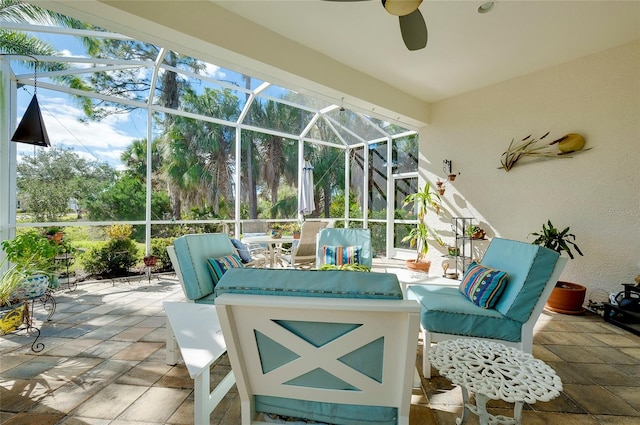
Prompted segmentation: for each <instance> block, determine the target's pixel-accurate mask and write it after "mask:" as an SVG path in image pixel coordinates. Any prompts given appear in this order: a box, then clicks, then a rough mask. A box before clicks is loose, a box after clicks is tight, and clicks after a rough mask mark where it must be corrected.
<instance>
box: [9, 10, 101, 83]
mask: <svg viewBox="0 0 640 425" xmlns="http://www.w3.org/2000/svg"><path fill="white" fill-rule="evenodd" d="M0 20H4V21H9V22H19V23H21V22H26V23H31V24H39V25H57V26H61V27H66V28H78V29H90V28H92V27H91V25H89V24H86V23H84V22H81V21H79V20H77V19H73V18H70V17H68V16H65V15H61V14H59V13H55V12H51V11H49V10H47V9H43V8H41V7H38V6H35V5H32V4H29V3H23V2H20V1H17V0H0ZM81 40H82V41H83V42H84V43H85V45H87V42H88V40H89V39H88V38H86V37H81ZM0 53H11V54H16V55H32V56H35V55H38V56H53V55H54V54H56V53H57V52H56V50H55V49H54V48H53V47H52V46H51V45H50V44H49V43H47V42H46V41H43V40H41V39H39V38H37V37H35V36H33V35H31V34H29V33H25V32H22V31H12V30H3V29H0ZM22 63H23V64H24V65H25V66H27V67H29V68H34V67H36V63H35V62H33V61H22ZM68 67H69V65H68V64H66V63H61V62H38V63H37V70H39V71H60V70H63V69H67V68H68ZM53 79H54V80H56V81H60V82H62V83H63V84H66V85H67V86H69V87H71V88H76V89H81V90H86V89H87V87H86V86H85V84H84V83H83V81H82V79H80V78H79V77H77V76H73V75H64V76H55V77H53Z"/></svg>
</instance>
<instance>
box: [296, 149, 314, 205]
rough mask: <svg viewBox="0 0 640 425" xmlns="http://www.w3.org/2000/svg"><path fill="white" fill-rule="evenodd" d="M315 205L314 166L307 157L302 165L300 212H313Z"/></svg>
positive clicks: (299, 194) (299, 193)
mask: <svg viewBox="0 0 640 425" xmlns="http://www.w3.org/2000/svg"><path fill="white" fill-rule="evenodd" d="M315 209H316V207H315V200H314V198H313V166H311V163H310V162H309V160H308V159H306V158H305V160H304V163H303V165H302V179H301V181H300V187H299V188H298V212H300V214H302V215H308V214H311V213H312V212H313V211H314V210H315Z"/></svg>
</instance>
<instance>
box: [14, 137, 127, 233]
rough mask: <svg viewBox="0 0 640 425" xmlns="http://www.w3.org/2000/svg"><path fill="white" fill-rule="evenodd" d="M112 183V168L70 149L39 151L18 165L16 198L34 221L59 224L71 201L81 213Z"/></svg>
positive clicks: (113, 171) (113, 172) (24, 158)
mask: <svg viewBox="0 0 640 425" xmlns="http://www.w3.org/2000/svg"><path fill="white" fill-rule="evenodd" d="M114 179H115V170H113V169H112V168H111V167H109V166H108V165H106V164H99V163H97V162H91V161H88V160H86V159H84V158H82V157H80V156H79V155H78V154H76V153H74V152H73V151H71V150H69V149H55V148H53V149H48V150H40V151H38V152H37V154H35V155H34V156H26V157H23V158H22V160H21V161H20V162H19V163H18V165H17V188H18V197H19V199H21V201H22V202H23V205H24V206H25V207H26V209H27V211H28V212H29V213H30V214H32V215H33V216H34V219H35V221H45V220H49V221H57V220H59V219H60V218H61V217H62V216H63V215H64V214H66V213H67V211H68V209H69V202H70V201H71V200H73V199H75V200H76V202H77V204H78V206H79V207H80V208H81V209H82V208H83V207H84V206H86V205H87V203H88V202H91V200H92V198H93V197H94V196H95V194H98V193H100V192H101V191H102V190H103V188H104V187H106V186H108V185H109V184H110V182H113V181H114Z"/></svg>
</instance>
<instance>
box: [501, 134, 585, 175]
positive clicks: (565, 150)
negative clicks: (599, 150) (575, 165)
mask: <svg viewBox="0 0 640 425" xmlns="http://www.w3.org/2000/svg"><path fill="white" fill-rule="evenodd" d="M548 135H549V132H546V133H545V134H544V135H543V136H542V137H540V138H539V139H536V138H535V137H531V136H532V135H531V134H530V135H528V136H527V137H525V138H524V139H522V140H521V141H520V142H519V143H516V144H514V142H515V139H512V140H511V143H509V147H508V148H507V150H506V151H505V152H504V153H503V154H502V156H501V157H500V163H501V164H502V166H501V167H499V168H504V170H505V171H509V170H511V169H512V168H513V167H514V166H515V165H516V163H517V162H518V161H519V160H520V159H522V158H530V159H538V160H541V159H551V158H571V154H574V153H578V152H585V151H588V150H590V149H591V148H587V149H583V148H584V145H585V140H584V137H583V136H582V135H580V134H577V133H569V134H565V135H564V136H562V137H560V138H559V139H556V140H554V141H553V142H550V143H546V142H543V141H542V140H543V139H544V138H545V137H547V136H548Z"/></svg>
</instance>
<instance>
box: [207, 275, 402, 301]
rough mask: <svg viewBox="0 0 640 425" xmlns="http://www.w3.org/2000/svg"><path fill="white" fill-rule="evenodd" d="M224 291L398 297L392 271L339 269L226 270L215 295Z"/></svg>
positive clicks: (399, 293) (396, 283) (320, 295)
mask: <svg viewBox="0 0 640 425" xmlns="http://www.w3.org/2000/svg"><path fill="white" fill-rule="evenodd" d="M225 293H234V294H254V295H283V296H297V297H329V298H378V299H397V300H401V299H402V290H401V289H400V284H399V283H398V278H397V277H396V275H394V274H390V273H362V272H354V271H339V270H326V271H319V270H274V269H248V268H247V269H244V268H243V269H230V270H228V271H227V272H226V273H225V274H224V275H223V276H222V278H221V279H220V281H219V282H218V284H217V285H216V288H215V294H216V296H220V295H222V294H225Z"/></svg>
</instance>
